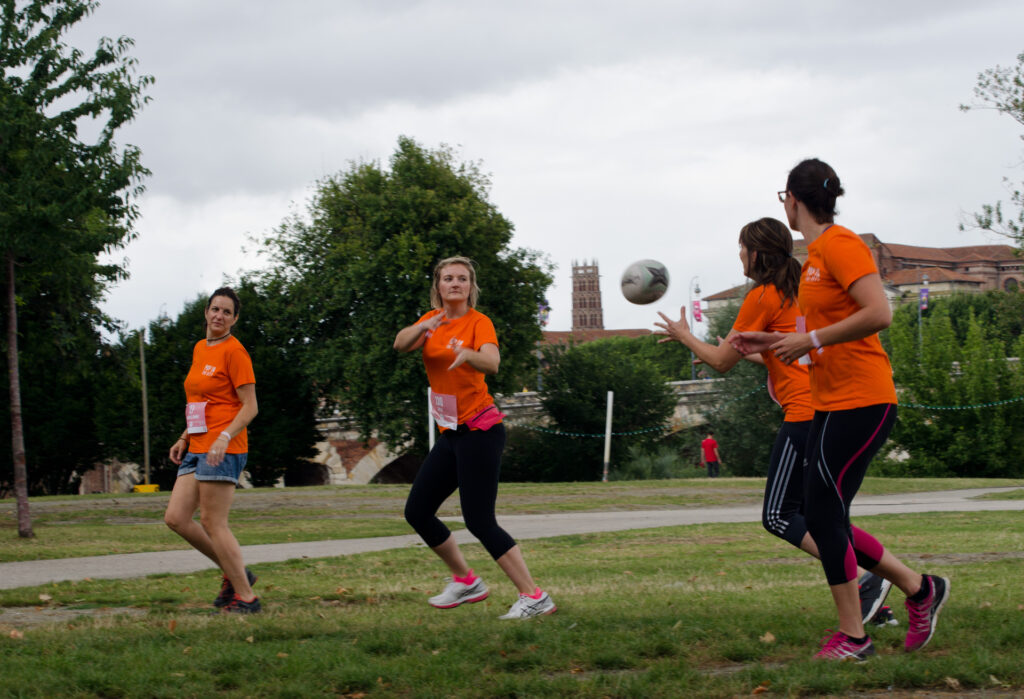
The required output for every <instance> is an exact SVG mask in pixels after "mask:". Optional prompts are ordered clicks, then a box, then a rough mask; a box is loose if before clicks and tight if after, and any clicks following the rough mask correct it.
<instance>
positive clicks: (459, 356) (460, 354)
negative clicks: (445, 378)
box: [448, 347, 473, 371]
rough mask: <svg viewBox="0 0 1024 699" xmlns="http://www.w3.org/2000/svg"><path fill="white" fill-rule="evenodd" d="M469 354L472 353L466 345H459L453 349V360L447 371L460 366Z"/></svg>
mask: <svg viewBox="0 0 1024 699" xmlns="http://www.w3.org/2000/svg"><path fill="white" fill-rule="evenodd" d="M471 354H473V350H471V349H469V348H468V347H460V348H459V349H457V350H455V361H454V362H452V365H451V366H450V367H448V371H451V370H452V369H454V368H456V367H460V366H462V365H463V364H465V363H466V360H467V359H469V356H470V355H471Z"/></svg>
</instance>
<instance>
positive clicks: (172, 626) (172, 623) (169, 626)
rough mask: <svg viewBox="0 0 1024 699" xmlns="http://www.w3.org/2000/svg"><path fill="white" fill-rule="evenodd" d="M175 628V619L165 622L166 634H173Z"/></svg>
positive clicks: (176, 626)
mask: <svg viewBox="0 0 1024 699" xmlns="http://www.w3.org/2000/svg"><path fill="white" fill-rule="evenodd" d="M176 628H178V620H177V619H171V620H170V621H169V622H167V632H168V633H174V630H175V629H176Z"/></svg>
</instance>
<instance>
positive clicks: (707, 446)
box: [700, 430, 721, 478]
mask: <svg viewBox="0 0 1024 699" xmlns="http://www.w3.org/2000/svg"><path fill="white" fill-rule="evenodd" d="M700 460H701V461H702V462H703V464H704V468H706V469H707V470H708V478H718V467H719V465H720V463H721V460H720V459H719V457H718V442H716V441H715V432H714V430H708V436H707V437H705V438H704V440H703V441H702V442H701V443H700Z"/></svg>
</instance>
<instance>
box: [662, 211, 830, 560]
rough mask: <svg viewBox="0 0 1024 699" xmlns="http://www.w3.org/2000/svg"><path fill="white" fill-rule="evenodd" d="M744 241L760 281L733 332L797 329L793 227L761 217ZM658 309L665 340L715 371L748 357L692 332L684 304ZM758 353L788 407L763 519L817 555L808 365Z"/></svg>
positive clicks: (748, 264) (747, 263)
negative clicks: (808, 458) (808, 480)
mask: <svg viewBox="0 0 1024 699" xmlns="http://www.w3.org/2000/svg"><path fill="white" fill-rule="evenodd" d="M739 245H740V262H741V263H742V264H743V274H744V275H745V276H747V277H749V278H750V279H752V280H753V281H754V287H753V288H752V289H751V290H750V291H748V292H747V294H746V296H745V297H744V299H743V305H742V306H741V307H740V310H739V314H738V315H737V316H736V322H735V323H734V324H733V327H732V329H731V330H730V331H729V335H728V336H727V337H726V339H727V340H729V339H732V338H733V337H734V336H735V335H736V334H737V333H740V332H743V331H745V330H765V331H768V332H793V330H794V329H795V328H796V318H797V315H798V311H797V305H796V295H797V288H798V286H799V282H800V263H799V262H797V261H796V260H795V259H793V256H792V253H793V237H792V236H791V235H790V233H789V229H787V228H786V226H785V225H784V224H783V223H782V222H781V221H778V220H776V219H774V218H762V219H759V220H757V221H753V222H751V223H748V224H747V225H745V226H743V228H742V229H741V230H740V237H739ZM658 315H660V316H661V318H662V320H663V321H664V322H663V323H655V325H657V326H658V327H660V328H662V329H663V330H664V331H665V332H666V333H667V334H668V337H666V338H664V339H662V340H661V342H670V341H672V340H676V341H678V342H681V343H682V344H683V345H685V346H686V347H688V348H689V349H690V351H692V352H693V353H694V354H695V355H697V357H698V358H699V359H700V361H702V362H704V363H705V364H707V365H708V366H710V367H711V368H713V369H714V370H715V371H718V372H719V373H725V372H727V371H729V370H730V369H732V368H733V366H735V365H736V363H737V362H739V361H740V360H741V359H743V355H742V354H740V353H739V352H737V351H736V350H735V349H733V347H732V345H731V344H729V342H721V343H720V344H718V345H712V344H709V343H707V342H704V341H703V340H700V339H698V338H697V337H696V336H695V335H694V334H693V333H692V332H690V328H689V326H688V325H687V323H686V309H685V307H684V308H683V309H682V311H681V317H680V319H679V320H676V321H673V320H670V319H669V318H668V317H667V316H666V315H665V314H663V313H659V314H658ZM759 360H760V361H759ZM753 361H759V363H763V364H764V365H765V367H766V368H767V369H768V387H769V388H768V390H769V394H770V395H771V396H772V399H773V400H775V402H777V403H778V404H779V405H780V406H782V409H783V412H784V417H783V422H782V426H781V427H780V428H779V432H778V436H777V437H776V439H775V446H774V447H773V449H772V455H771V462H770V464H769V466H768V480H767V482H766V483H765V490H764V504H763V507H762V512H761V523H762V524H763V525H764V528H765V529H766V530H768V532H770V533H771V534H774V535H775V536H777V537H779V538H781V539H784V540H785V541H788V542H789V543H790V544H792V545H793V546H796V547H797V548H800V549H803V550H804V551H807V552H808V553H810V554H811V555H817V553H818V549H817V547H816V546H815V545H814V541H813V539H812V538H811V537H810V535H808V534H807V525H806V523H805V522H804V516H803V464H804V445H805V444H806V443H807V435H808V433H809V431H810V427H811V418H812V417H813V416H814V411H813V410H812V409H811V392H810V387H809V384H808V379H807V368H806V367H804V366H800V365H787V364H784V363H783V362H781V361H780V360H779V359H777V358H776V357H774V356H772V355H770V354H768V355H764V356H763V359H761V358H757V357H755V358H753Z"/></svg>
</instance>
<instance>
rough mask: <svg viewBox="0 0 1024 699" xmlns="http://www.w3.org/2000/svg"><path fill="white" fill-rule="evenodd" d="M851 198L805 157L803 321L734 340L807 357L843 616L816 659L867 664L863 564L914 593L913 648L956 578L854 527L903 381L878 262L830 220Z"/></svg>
mask: <svg viewBox="0 0 1024 699" xmlns="http://www.w3.org/2000/svg"><path fill="white" fill-rule="evenodd" d="M843 194H844V190H843V188H842V186H841V184H840V182H839V176H838V175H836V173H835V171H834V170H833V169H832V168H831V167H829V166H828V165H827V164H826V163H824V162H822V161H820V160H817V159H813V160H805V161H803V162H801V163H800V164H799V165H797V166H796V167H795V168H793V170H792V171H791V172H790V173H789V178H788V180H787V181H786V189H785V190H784V191H781V192H779V200H780V201H781V202H782V204H783V206H784V207H785V211H786V216H787V218H788V220H789V226H790V228H792V229H793V230H797V231H800V232H801V233H803V235H804V239H805V240H806V241H807V261H806V262H805V263H804V265H803V269H802V271H801V279H800V291H799V294H798V302H799V305H800V310H801V312H802V314H803V316H804V319H803V320H802V322H801V324H800V327H797V328H796V331H795V332H794V331H789V332H780V331H774V332H773V331H761V332H742V333H738V334H736V335H734V336H732V337H731V338H730V341H731V343H732V345H733V347H735V348H736V349H737V350H738V351H739V352H742V353H744V354H747V353H752V352H760V353H761V355H762V356H774V357H776V358H777V359H779V360H780V361H782V362H783V363H785V364H786V365H792V364H793V363H794V362H797V363H798V364H799V363H801V362H802V363H806V364H808V365H809V369H810V383H811V406H812V407H813V408H814V419H813V421H812V424H811V432H810V437H809V439H808V444H807V463H808V469H807V473H806V479H805V481H806V485H805V491H804V515H805V517H806V519H807V527H808V531H809V532H810V534H811V536H812V537H813V538H814V541H815V542H816V543H817V545H818V551H819V553H820V557H821V563H822V567H823V568H824V570H825V577H826V579H827V580H828V583H829V586H830V587H831V591H832V597H833V600H834V601H835V604H836V608H837V610H838V613H839V630H838V631H837V632H836V633H835V634H833V635H832V636H831V637H830V638H828V639H827V641H826V642H825V644H824V646H823V647H822V649H821V650H820V651H819V652H818V654H817V657H819V658H824V659H829V660H856V661H863V660H866V659H867V658H868V656H870V655H873V654H874V652H875V650H874V646H873V645H872V643H871V639H870V638H868V636H867V634H866V633H865V631H864V625H863V619H862V615H861V611H860V605H859V602H858V592H857V566H858V565H860V566H861V567H863V568H866V569H867V570H870V571H871V572H872V573H875V574H876V575H878V576H880V577H882V578H885V579H886V580H888V581H890V582H891V583H892V584H894V585H896V586H897V587H899V588H900V589H901V590H902V591H903V592H904V593H905V594H906V595H907V600H906V608H907V613H908V616H909V621H908V630H907V637H906V641H905V644H904V647H905V649H906V650H907V651H913V650H917V649H919V648H922V647H923V646H925V645H926V644H927V643H928V642H929V641H930V640H931V638H932V635H933V634H934V632H935V624H936V622H937V620H938V616H939V612H940V611H941V609H942V606H943V605H944V604H945V602H946V600H947V599H948V597H949V588H950V586H949V581H948V580H947V579H945V578H941V577H938V576H934V575H921V574H920V573H917V572H915V571H913V570H911V569H910V568H908V567H907V566H906V565H904V564H903V563H902V562H901V561H899V559H897V558H896V557H895V556H893V555H892V553H890V552H889V551H887V550H886V549H885V548H884V547H883V546H882V544H881V543H880V542H879V541H878V540H877V539H875V538H874V537H873V536H871V535H870V534H868V533H867V532H866V531H864V530H862V529H859V528H857V527H854V526H852V525H851V523H850V505H851V503H852V501H853V498H854V496H855V495H856V494H857V490H858V489H859V488H860V485H861V482H862V481H863V479H864V475H865V473H866V472H867V468H868V464H869V463H870V462H871V459H872V457H874V455H875V454H876V453H877V452H878V450H879V448H881V446H882V444H883V443H884V442H885V440H886V438H887V437H888V436H889V432H890V431H891V430H892V426H893V423H894V422H895V421H896V388H895V385H894V384H893V379H892V368H891V366H890V364H889V357H888V355H886V353H885V350H884V349H883V348H882V344H881V342H880V341H879V339H878V332H879V331H880V330H882V329H884V328H886V327H888V325H889V323H890V322H891V321H892V311H891V309H890V308H889V301H888V299H887V298H886V296H885V291H884V289H883V287H882V280H881V276H880V274H879V272H878V268H877V266H876V264H875V261H874V258H873V257H872V254H871V250H870V249H869V248H868V247H867V245H866V244H865V243H864V241H862V240H861V239H860V238H859V237H858V236H857V235H856V234H854V233H853V232H852V231H850V230H848V229H846V228H843V227H842V226H837V225H835V223H833V221H834V218H835V213H836V212H835V202H836V198H837V197H840V196H842V195H843Z"/></svg>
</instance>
